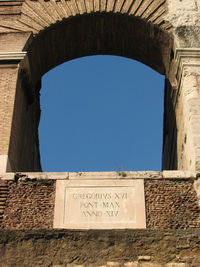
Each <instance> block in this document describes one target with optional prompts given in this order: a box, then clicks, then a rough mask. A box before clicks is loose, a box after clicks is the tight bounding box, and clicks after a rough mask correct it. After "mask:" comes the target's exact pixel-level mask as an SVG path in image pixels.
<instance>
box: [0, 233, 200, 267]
mask: <svg viewBox="0 0 200 267" xmlns="http://www.w3.org/2000/svg"><path fill="white" fill-rule="evenodd" d="M199 237H200V230H199V229H198V230H197V229H196V230H192V231H191V230H190V231H189V230H179V231H175V230H168V231H160V230H154V231H152V230H90V231H70V230H68V231H67V230H66V231H63V230H61V231H58V230H41V229H40V230H35V231H33V230H27V231H22V230H21V231H0V266H1V267H8V266H9V267H22V266H23V267H25V266H27V267H32V266H33V267H36V266H37V267H38V266H42V267H47V266H48V267H50V266H54V267H67V266H68V267H75V266H76V267H86V266H87V267H97V266H101V267H103V266H104V267H106V266H108V267H111V266H115V267H120V266H121V267H125V266H126V267H128V266H129V267H143V266H146V267H198V266H199V264H200V242H199Z"/></svg>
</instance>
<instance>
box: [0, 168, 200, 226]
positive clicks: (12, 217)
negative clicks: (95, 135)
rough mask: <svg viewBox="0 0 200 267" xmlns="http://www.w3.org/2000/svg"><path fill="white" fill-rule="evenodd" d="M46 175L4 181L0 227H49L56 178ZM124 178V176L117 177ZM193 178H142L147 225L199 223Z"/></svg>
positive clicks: (51, 219) (51, 217)
mask: <svg viewBox="0 0 200 267" xmlns="http://www.w3.org/2000/svg"><path fill="white" fill-rule="evenodd" d="M102 174H103V173H102ZM66 175H67V173H66ZM71 175H73V173H72V174H71ZM82 175H83V176H84V174H82ZM30 176H31V175H30ZM36 176H37V174H36ZM44 176H45V175H44ZM57 176H59V174H57ZM50 177H51V175H50V174H49V177H47V179H30V178H24V177H23V176H22V178H19V179H18V178H17V176H16V177H15V180H10V181H8V180H7V181H6V183H7V185H8V196H7V201H6V205H5V210H4V216H3V221H2V224H1V226H0V227H1V228H3V229H7V230H10V229H52V228H53V218H54V202H55V181H56V180H54V179H49V178H50ZM63 177H64V175H63ZM79 177H81V176H80V174H79ZM86 177H87V176H86ZM119 177H121V176H119ZM51 178H52V177H51ZM127 178H128V176H127V177H124V178H122V177H121V178H120V179H127ZM65 179H69V178H65ZM132 179H136V178H132ZM194 181H195V180H194V178H183V179H180V178H178V177H177V179H176V178H171V179H170V178H165V179H161V178H159V177H158V178H157V179H156V178H146V179H144V189H145V203H146V220H147V228H148V229H189V228H198V227H200V207H199V206H198V197H197V193H196V191H195V189H194V186H193V183H194ZM102 182H103V181H102Z"/></svg>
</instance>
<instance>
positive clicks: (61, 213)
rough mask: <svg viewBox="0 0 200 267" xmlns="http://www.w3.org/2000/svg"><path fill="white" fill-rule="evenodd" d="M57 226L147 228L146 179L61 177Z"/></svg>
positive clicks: (57, 188)
mask: <svg viewBox="0 0 200 267" xmlns="http://www.w3.org/2000/svg"><path fill="white" fill-rule="evenodd" d="M54 228H65V229H125V228H146V221H145V205H144V184H143V180H95V181H92V180H84V181H83V180H73V181H72V180H71V181H66V180H65V181H64V180H57V181H56V202H55V214H54Z"/></svg>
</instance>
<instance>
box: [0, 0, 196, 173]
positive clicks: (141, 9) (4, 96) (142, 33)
mask: <svg viewBox="0 0 200 267" xmlns="http://www.w3.org/2000/svg"><path fill="white" fill-rule="evenodd" d="M199 18H200V4H199V2H198V1H197V0H184V1H181V0H177V1H174V0H136V1H135V0H133V1H131V0H126V1H122V0H117V1H113V0H108V1H105V0H98V1H97V0H86V1H83V0H78V1H76V0H69V1H65V0H59V1H55V0H49V1H44V0H36V1H32V0H25V1H12V0H7V1H6V0H5V1H1V2H0V43H1V46H0V66H1V74H0V75H1V78H0V86H1V88H3V90H1V97H0V99H1V100H0V101H1V102H0V113H1V114H2V115H1V116H0V118H1V121H0V126H1V127H0V129H1V130H0V138H1V139H0V140H1V143H0V155H1V156H3V157H4V160H6V161H7V162H6V164H1V165H0V166H1V169H2V170H1V172H5V171H6V169H7V171H8V170H9V169H10V170H12V171H40V170H41V167H40V157H39V145H38V144H39V142H38V134H37V128H38V123H39V117H40V106H39V90H40V80H41V77H42V75H43V74H45V73H46V72H47V71H48V70H50V69H51V68H53V67H55V66H57V65H58V64H61V63H63V62H65V61H67V60H70V59H73V58H77V57H81V56H87V55H94V54H113V55H120V56H125V57H129V58H133V59H136V60H139V61H141V62H143V63H144V64H147V65H148V66H150V67H152V68H153V69H155V70H156V71H158V72H160V73H162V74H164V75H165V76H166V88H165V117H164V138H163V169H180V170H181V169H182V170H193V171H196V170H199V168H200V167H199V165H200V163H199V161H200V160H199V157H200V149H199V139H200V137H199V129H198V126H197V125H198V124H199V118H198V116H199V115H198V111H199V109H200V108H199V104H198V101H199V76H200V73H199V49H200V41H199V33H200V30H199V27H200V23H199ZM13 52H18V53H21V52H26V56H25V57H24V59H22V58H21V61H18V62H16V59H15V55H14V54H13V58H12V56H11V54H12V53H13ZM5 54H9V58H7V59H5V58H4V56H5ZM13 64H14V65H13ZM27 109H28V112H24V110H27ZM25 113H27V114H26V115H25ZM22 128H23V129H22ZM30 131H31V133H32V134H31V135H30ZM15 140H17V142H16V141H15ZM16 143H17V145H16ZM22 152H23V153H22ZM22 154H23V156H22Z"/></svg>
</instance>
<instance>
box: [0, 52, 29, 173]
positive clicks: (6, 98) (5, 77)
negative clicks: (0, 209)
mask: <svg viewBox="0 0 200 267" xmlns="http://www.w3.org/2000/svg"><path fill="white" fill-rule="evenodd" d="M25 55H26V52H1V53H0V140H1V142H0V173H3V172H6V171H11V170H12V166H10V163H9V155H8V151H9V142H10V135H11V127H12V117H13V110H14V103H15V93H16V85H17V78H18V70H19V63H20V61H21V60H22V59H23V58H24V57H25Z"/></svg>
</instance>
